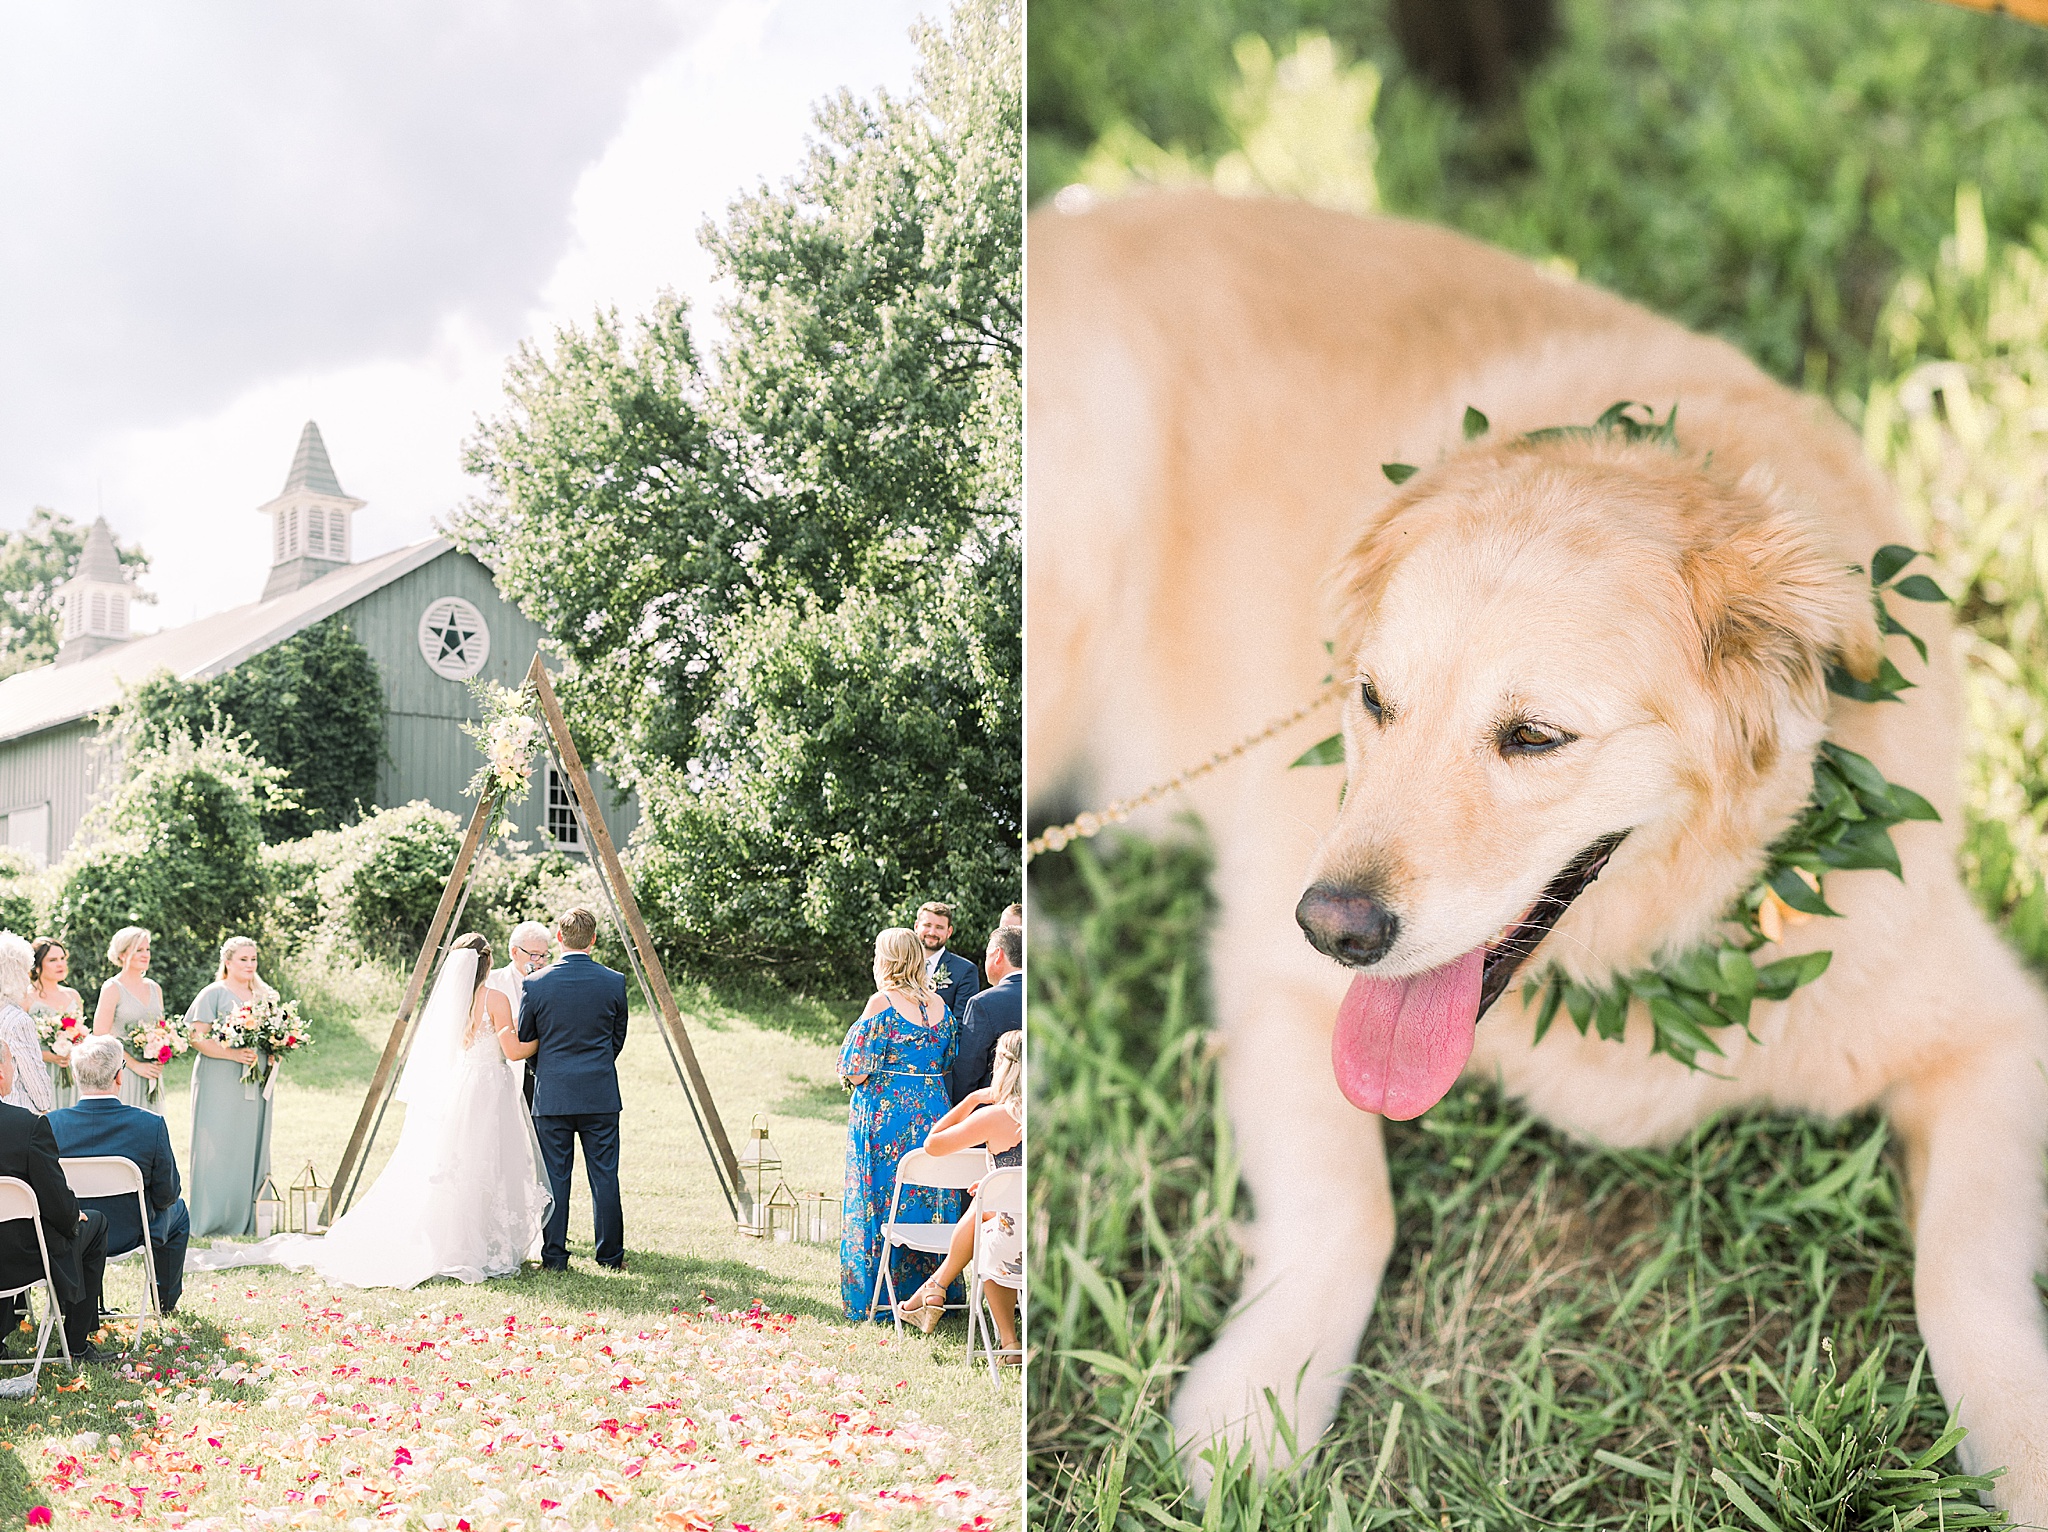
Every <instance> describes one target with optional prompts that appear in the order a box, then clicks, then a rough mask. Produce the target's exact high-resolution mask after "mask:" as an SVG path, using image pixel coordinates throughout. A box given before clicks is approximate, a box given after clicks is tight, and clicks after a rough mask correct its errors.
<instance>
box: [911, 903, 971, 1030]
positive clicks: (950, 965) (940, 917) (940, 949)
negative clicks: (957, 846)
mask: <svg viewBox="0 0 2048 1532" xmlns="http://www.w3.org/2000/svg"><path fill="white" fill-rule="evenodd" d="M911 929H912V930H914V931H916V932H917V939H918V940H919V941H921V942H923V943H924V966H925V972H927V973H929V974H930V975H931V976H932V988H933V989H935V990H937V991H938V992H939V998H940V999H941V1000H943V1001H945V1002H946V1009H947V1010H949V1011H951V1012H952V1013H953V1019H954V1020H955V1021H958V1020H959V1019H960V1017H961V1015H962V1013H963V1012H964V1011H965V1010H966V1008H967V1002H968V1001H969V1000H972V999H973V998H974V996H975V992H976V991H978V990H979V989H980V988H981V973H980V971H979V970H978V969H977V968H976V967H975V966H974V965H973V964H972V963H970V962H968V961H967V959H966V958H964V957H962V956H960V954H959V953H957V952H948V951H947V950H946V942H947V939H948V938H950V937H951V936H952V934H953V907H952V906H951V905H950V904H940V903H939V902H938V901H937V900H933V901H932V902H931V903H929V904H921V905H919V906H918V907H917V924H916V925H915V926H913V927H912V928H911Z"/></svg>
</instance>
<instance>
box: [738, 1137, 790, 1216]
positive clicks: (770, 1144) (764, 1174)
mask: <svg viewBox="0 0 2048 1532" xmlns="http://www.w3.org/2000/svg"><path fill="white" fill-rule="evenodd" d="M781 1169H782V1156H781V1155H780V1154H778V1153H777V1152H776V1149H775V1140H773V1139H772V1138H770V1137H769V1136H768V1119H767V1118H766V1117H764V1116H763V1115H762V1114H761V1113H759V1112H756V1113H755V1114H754V1120H753V1122H752V1124H751V1125H750V1126H749V1127H748V1128H747V1144H746V1147H745V1148H744V1149H742V1150H740V1175H741V1176H742V1177H743V1178H744V1180H745V1182H746V1190H747V1192H748V1204H747V1216H746V1217H745V1218H743V1219H742V1220H741V1221H740V1233H742V1234H745V1235H748V1236H749V1237H751V1238H753V1239H762V1238H765V1237H766V1236H767V1233H768V1197H769V1192H770V1188H771V1187H772V1186H773V1185H774V1183H775V1182H776V1181H777V1180H779V1179H780V1177H779V1176H778V1175H777V1172H778V1171H780V1170H781Z"/></svg>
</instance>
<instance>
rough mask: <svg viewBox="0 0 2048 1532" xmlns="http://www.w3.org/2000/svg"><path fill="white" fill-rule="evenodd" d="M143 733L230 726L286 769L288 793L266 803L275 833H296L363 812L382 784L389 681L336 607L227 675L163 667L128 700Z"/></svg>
mask: <svg viewBox="0 0 2048 1532" xmlns="http://www.w3.org/2000/svg"><path fill="white" fill-rule="evenodd" d="M122 712H123V715H124V725H125V727H126V729H127V730H128V732H129V736H130V737H131V738H133V739H135V740H137V741H138V742H140V743H142V744H145V745H148V744H159V743H162V742H163V741H165V740H167V739H169V738H170V737H171V736H172V735H174V734H177V735H183V736H185V737H187V738H190V739H197V738H198V737H199V736H200V735H201V734H202V733H204V732H205V731H206V730H207V729H209V728H215V727H224V728H227V729H229V730H231V731H232V732H235V733H239V734H242V735H244V736H246V737H247V738H248V740H249V742H250V744H251V746H252V747H253V748H254V750H255V751H256V753H257V754H258V755H260V756H261V757H262V758H263V759H264V760H266V761H268V762H269V763H270V764H271V765H272V766H275V767H277V768H278V769H279V770H280V771H282V772H283V773H284V777H283V783H284V787H285V789H286V794H282V795H279V796H277V797H275V798H274V799H272V800H271V801H270V802H269V803H268V804H267V806H266V807H265V808H264V810H263V835H264V839H266V840H269V841H273V842H276V841H287V840H297V839H299V838H300V837H302V836H306V835H311V834H312V833H313V832H315V831H316V830H330V829H334V828H337V827H338V826H341V825H344V824H349V823H351V822H353V821H354V820H355V819H356V818H358V817H359V816H360V815H361V813H362V811H363V808H364V806H365V805H366V804H369V803H371V802H373V801H374V800H375V798H376V794H377V767H378V765H379V763H380V762H381V761H382V760H383V758H384V685H383V682H382V681H381V680H380V679H379V677H378V675H377V663H376V661H375V660H373V659H371V658H370V651H369V650H368V649H366V648H364V647H363V645H362V643H361V641H360V640H358V639H357V638H356V636H355V634H354V633H352V632H351V631H350V630H349V628H348V625H347V624H346V623H344V622H343V621H342V620H341V619H340V618H339V617H330V618H328V619H327V620H326V621H324V622H319V623H315V624H314V625H313V626H312V627H310V628H306V629H303V630H302V631H300V632H298V633H295V634H293V635H292V636H291V637H290V638H288V639H286V640H285V641H284V642H283V643H281V644H276V645H273V646H272V647H270V648H268V649H265V650H263V651H262V652H261V653H259V654H253V655H251V656H250V657H249V658H248V659H246V660H244V661H242V663H241V664H239V665H237V666H236V667H235V668H234V669H233V670H230V671H228V672H227V673H226V674H224V675H219V676H215V677H213V678H212V679H210V680H204V681H180V680H178V679H176V678H175V677H173V676H171V675H169V674H168V673H160V674H158V675H155V676H152V677H151V678H150V679H148V680H147V681H144V682H143V683H142V684H141V685H140V686H138V687H136V688H135V689H134V691H132V692H131V693H130V694H129V696H128V698H127V700H126V701H125V702H124V703H123V705H122Z"/></svg>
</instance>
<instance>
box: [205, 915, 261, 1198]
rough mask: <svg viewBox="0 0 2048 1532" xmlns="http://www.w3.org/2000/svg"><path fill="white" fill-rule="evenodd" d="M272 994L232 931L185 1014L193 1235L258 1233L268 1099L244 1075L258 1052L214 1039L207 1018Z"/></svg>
mask: <svg viewBox="0 0 2048 1532" xmlns="http://www.w3.org/2000/svg"><path fill="white" fill-rule="evenodd" d="M271 993H274V992H273V991H272V990H271V988H270V986H269V985H267V984H265V983H264V982H263V981H262V980H261V979H259V978H257V977H256V943H255V942H253V941H251V940H250V939H249V938H248V937H246V936H230V937H229V938H228V939H227V940H226V941H225V942H223V943H221V949H220V970H219V973H218V976H217V977H216V978H215V979H214V981H213V983H211V984H209V985H207V986H206V988H204V989H202V990H201V991H200V992H199V995H198V998H197V999H195V1000H194V1001H193V1002H192V1008H191V1009H190V1010H188V1011H187V1012H186V1013H185V1027H186V1030H187V1032H188V1033H189V1034H190V1036H191V1038H192V1046H193V1047H194V1048H195V1049H196V1050H198V1053H199V1057H198V1058H197V1059H195V1060H193V1062H192V1166H191V1174H190V1175H189V1177H188V1178H187V1179H186V1182H185V1205H186V1206H187V1207H188V1208H190V1209H191V1212H192V1234H193V1237H194V1238H197V1237H199V1236H200V1235H204V1234H226V1235H230V1236H239V1235H245V1234H254V1233H255V1232H256V1193H257V1191H258V1189H259V1188H261V1186H262V1185H263V1181H264V1178H265V1177H266V1176H268V1175H269V1174H270V1097H269V1095H268V1094H266V1093H265V1091H264V1089H263V1087H262V1086H259V1085H254V1084H246V1083H244V1081H243V1079H242V1070H243V1068H244V1067H245V1066H247V1065H250V1064H253V1063H255V1062H256V1050H255V1049H254V1048H229V1047H227V1046H226V1045H224V1044H222V1043H220V1042H217V1041H216V1040H215V1039H214V1037H213V1035H212V1024H213V1023H214V1022H215V1021H217V1020H218V1019H219V1018H220V1017H222V1016H225V1015H231V1014H232V1013H233V1012H235V1011H236V1010H238V1009H240V1008H241V1007H242V1006H245V1005H248V1004H250V1003H251V1002H252V1001H254V1000H255V999H256V998H257V997H258V996H259V995H268V994H271ZM271 1067H272V1068H273V1069H274V1068H276V1065H275V1064H272V1066H271Z"/></svg>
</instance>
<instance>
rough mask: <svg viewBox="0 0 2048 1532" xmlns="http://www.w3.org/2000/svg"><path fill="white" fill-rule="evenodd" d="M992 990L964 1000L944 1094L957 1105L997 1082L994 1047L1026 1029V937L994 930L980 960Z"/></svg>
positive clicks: (1002, 928)
mask: <svg viewBox="0 0 2048 1532" xmlns="http://www.w3.org/2000/svg"><path fill="white" fill-rule="evenodd" d="M982 962H983V964H984V965H985V966H986V967H987V968H988V976H989V979H990V981H991V983H990V987H989V988H987V989H985V990H983V991H982V992H981V993H980V994H978V995H976V996H975V997H974V998H973V999H972V1000H970V1001H968V1002H967V1015H966V1016H965V1017H964V1018H962V1020H961V1022H960V1046H959V1048H958V1049H957V1050H956V1051H955V1052H954V1054H953V1065H952V1067H951V1068H950V1069H948V1070H947V1071H946V1092H947V1094H948V1095H950V1096H951V1097H952V1098H953V1104H954V1105H955V1106H958V1105H959V1104H960V1103H961V1102H962V1101H964V1100H966V1099H967V1095H968V1093H969V1092H970V1091H978V1090H984V1089H986V1088H987V1087H988V1086H989V1085H990V1084H991V1083H993V1081H994V1079H995V1070H996V1043H997V1042H998V1041H1000V1040H1001V1038H1002V1035H1003V1034H1004V1033H1005V1032H1015V1031H1017V1030H1018V1029H1019V1028H1021V1027H1022V1026H1023V1025H1024V933H1023V932H1022V931H1019V930H1016V929H1015V928H1013V927H1010V926H998V927H997V928H996V929H995V930H994V931H993V932H991V933H990V934H989V939H988V952H987V954H986V955H985V956H984V957H983V958H982Z"/></svg>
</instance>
